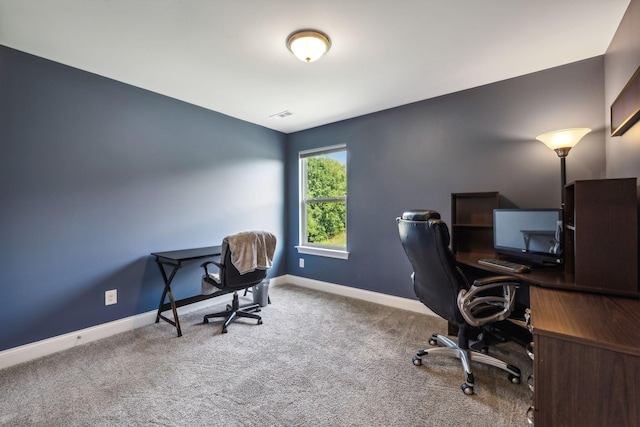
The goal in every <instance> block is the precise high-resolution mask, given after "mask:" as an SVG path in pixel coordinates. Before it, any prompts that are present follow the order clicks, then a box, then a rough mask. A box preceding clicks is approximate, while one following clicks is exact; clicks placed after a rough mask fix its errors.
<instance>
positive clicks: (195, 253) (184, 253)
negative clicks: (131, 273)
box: [151, 246, 222, 261]
mask: <svg viewBox="0 0 640 427" xmlns="http://www.w3.org/2000/svg"><path fill="white" fill-rule="evenodd" d="M221 251H222V246H207V247H206V248H194V249H180V250H177V251H166V252H152V253H151V255H153V256H155V257H157V258H165V259H169V260H172V261H189V260H191V259H198V258H207V257H211V256H216V255H220V253H221Z"/></svg>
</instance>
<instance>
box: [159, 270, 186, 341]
mask: <svg viewBox="0 0 640 427" xmlns="http://www.w3.org/2000/svg"><path fill="white" fill-rule="evenodd" d="M156 262H157V263H158V268H160V273H161V274H162V280H164V291H162V297H161V298H160V304H159V305H158V313H157V315H156V323H158V322H159V321H160V319H162V320H164V321H166V322H167V323H170V324H171V325H173V326H175V327H176V329H177V331H178V336H179V337H181V336H182V329H181V328H180V319H179V318H178V309H177V307H176V301H175V299H174V298H173V291H172V290H171V281H172V280H173V278H174V276H175V275H176V272H177V271H178V270H179V269H180V267H182V263H181V262H178V263H171V262H162V261H160V260H159V259H157V258H156ZM164 264H167V265H170V266H172V267H173V269H172V270H171V274H170V275H169V276H168V277H167V273H166V272H165V270H164ZM167 294H169V304H170V305H171V311H172V312H173V319H174V320H171V319H169V318H167V317H165V316H163V315H162V307H163V306H164V305H165V302H164V300H165V298H166V297H167Z"/></svg>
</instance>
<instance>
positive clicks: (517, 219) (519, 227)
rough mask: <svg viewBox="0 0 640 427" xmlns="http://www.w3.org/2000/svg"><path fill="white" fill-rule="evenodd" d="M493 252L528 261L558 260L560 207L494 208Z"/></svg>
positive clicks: (559, 253) (560, 250)
mask: <svg viewBox="0 0 640 427" xmlns="http://www.w3.org/2000/svg"><path fill="white" fill-rule="evenodd" d="M493 243H494V249H495V251H496V252H497V253H499V254H503V255H507V256H511V257H515V258H518V259H519V260H524V261H527V262H530V263H532V264H548V263H551V264H562V211H561V210H560V209H494V211H493Z"/></svg>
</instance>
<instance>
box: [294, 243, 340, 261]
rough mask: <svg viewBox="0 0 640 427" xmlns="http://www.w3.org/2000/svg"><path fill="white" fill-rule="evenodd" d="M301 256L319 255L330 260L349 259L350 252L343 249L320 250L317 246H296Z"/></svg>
mask: <svg viewBox="0 0 640 427" xmlns="http://www.w3.org/2000/svg"><path fill="white" fill-rule="evenodd" d="M296 249H297V250H298V253H299V254H307V255H317V256H324V257H328V258H338V259H349V251H343V250H342V249H327V248H318V247H315V246H296Z"/></svg>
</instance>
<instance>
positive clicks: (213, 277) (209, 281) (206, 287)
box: [200, 273, 222, 295]
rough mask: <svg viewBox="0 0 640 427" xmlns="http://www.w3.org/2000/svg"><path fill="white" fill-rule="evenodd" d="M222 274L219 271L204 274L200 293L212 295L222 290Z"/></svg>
mask: <svg viewBox="0 0 640 427" xmlns="http://www.w3.org/2000/svg"><path fill="white" fill-rule="evenodd" d="M219 285H220V275H219V274H218V273H209V274H205V275H203V276H202V282H201V285H200V293H201V294H202V295H211V294H214V293H216V292H219V291H221V290H222V289H221V288H220V287H219Z"/></svg>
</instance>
